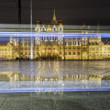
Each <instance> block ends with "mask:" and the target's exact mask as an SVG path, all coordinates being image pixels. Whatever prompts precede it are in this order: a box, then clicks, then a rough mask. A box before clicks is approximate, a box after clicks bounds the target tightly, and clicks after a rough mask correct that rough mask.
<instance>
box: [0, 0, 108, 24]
mask: <svg viewBox="0 0 110 110" xmlns="http://www.w3.org/2000/svg"><path fill="white" fill-rule="evenodd" d="M54 8H55V9H56V16H57V20H59V19H62V20H63V24H68V25H82V24H84V23H85V24H87V25H97V24H98V22H99V23H100V25H110V0H33V24H35V23H36V21H37V20H40V21H41V22H42V23H49V22H50V21H51V20H52V17H53V9H54ZM0 23H2V24H18V23H19V20H18V0H0ZM21 23H22V24H29V23H30V0H21Z"/></svg>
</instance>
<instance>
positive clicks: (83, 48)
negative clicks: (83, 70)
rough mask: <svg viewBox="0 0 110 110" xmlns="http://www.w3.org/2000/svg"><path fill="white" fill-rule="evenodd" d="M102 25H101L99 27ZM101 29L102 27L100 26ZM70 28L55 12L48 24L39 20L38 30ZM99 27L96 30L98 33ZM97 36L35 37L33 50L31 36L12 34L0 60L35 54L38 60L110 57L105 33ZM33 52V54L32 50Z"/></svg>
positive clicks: (0, 49)
mask: <svg viewBox="0 0 110 110" xmlns="http://www.w3.org/2000/svg"><path fill="white" fill-rule="evenodd" d="M84 27H85V26H82V29H81V30H79V32H80V33H89V30H85V29H84ZM97 27H98V26H97ZM98 28H99V27H98ZM66 31H67V32H68V30H66V29H65V27H64V26H63V24H62V20H59V21H57V20H56V16H55V11H54V15H53V20H52V21H51V22H50V23H49V24H48V25H47V24H44V25H43V24H41V23H40V21H37V24H36V26H35V32H36V33H43V32H45V33H60V34H63V33H65V32H66ZM98 31H99V29H97V31H96V32H98ZM97 35H98V36H96V37H72V36H71V37H64V36H57V37H56V36H55V37H54V36H52V37H46V36H44V37H39V36H36V37H33V38H32V50H33V51H31V42H30V38H29V37H22V38H18V37H10V39H9V42H8V43H0V60H17V59H30V56H31V54H32V55H33V59H35V60H46V59H50V60H99V59H110V43H109V42H103V41H102V40H101V34H100V33H99V34H97ZM31 52H32V53H31Z"/></svg>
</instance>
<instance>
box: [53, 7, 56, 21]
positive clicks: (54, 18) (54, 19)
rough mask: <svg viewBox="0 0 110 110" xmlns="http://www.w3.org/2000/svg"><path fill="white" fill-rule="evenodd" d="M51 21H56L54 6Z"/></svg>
mask: <svg viewBox="0 0 110 110" xmlns="http://www.w3.org/2000/svg"><path fill="white" fill-rule="evenodd" d="M53 21H56V15H55V8H54V14H53Z"/></svg>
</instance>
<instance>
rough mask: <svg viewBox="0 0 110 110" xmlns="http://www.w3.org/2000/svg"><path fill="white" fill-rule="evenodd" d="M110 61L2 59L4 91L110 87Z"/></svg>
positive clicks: (1, 86)
mask: <svg viewBox="0 0 110 110" xmlns="http://www.w3.org/2000/svg"><path fill="white" fill-rule="evenodd" d="M109 87H110V61H4V62H0V91H1V92H4V91H5V92H6V91H9V90H11V91H12V90H17V91H39V90H40V91H43V92H45V91H48V90H49V91H58V90H60V91H77V90H99V91H101V90H105V89H106V90H110V88H109Z"/></svg>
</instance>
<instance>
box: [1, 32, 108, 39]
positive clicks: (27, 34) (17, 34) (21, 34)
mask: <svg viewBox="0 0 110 110" xmlns="http://www.w3.org/2000/svg"><path fill="white" fill-rule="evenodd" d="M10 36H12V37H31V36H32V37H58V36H60V37H99V36H101V37H102V38H110V33H87V34H86V33H46V32H44V33H36V32H32V33H31V32H0V37H10Z"/></svg>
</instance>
